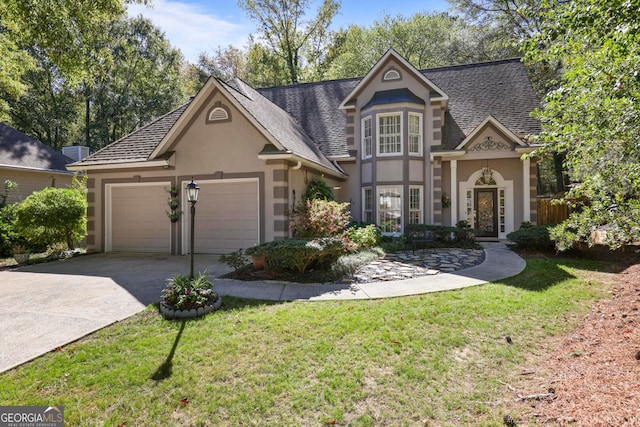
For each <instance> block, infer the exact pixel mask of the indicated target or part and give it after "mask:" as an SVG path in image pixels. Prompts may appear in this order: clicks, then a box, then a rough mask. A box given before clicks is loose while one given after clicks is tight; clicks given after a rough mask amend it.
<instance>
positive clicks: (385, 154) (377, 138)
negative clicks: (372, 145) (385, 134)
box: [375, 111, 404, 157]
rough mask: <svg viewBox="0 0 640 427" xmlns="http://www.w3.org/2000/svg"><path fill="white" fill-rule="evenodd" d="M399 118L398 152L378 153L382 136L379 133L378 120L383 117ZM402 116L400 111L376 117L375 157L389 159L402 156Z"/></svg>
mask: <svg viewBox="0 0 640 427" xmlns="http://www.w3.org/2000/svg"><path fill="white" fill-rule="evenodd" d="M396 116H400V151H398V152H393V153H381V152H380V137H381V136H382V135H381V133H380V119H381V118H383V117H396ZM403 119H404V114H403V112H402V111H398V112H394V113H382V114H377V115H376V138H375V141H376V155H377V156H378V157H391V156H402V154H403V152H404V151H403V146H404V138H403V137H402V136H403V135H404V120H403Z"/></svg>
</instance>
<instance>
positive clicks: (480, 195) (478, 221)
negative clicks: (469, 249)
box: [474, 188, 498, 237]
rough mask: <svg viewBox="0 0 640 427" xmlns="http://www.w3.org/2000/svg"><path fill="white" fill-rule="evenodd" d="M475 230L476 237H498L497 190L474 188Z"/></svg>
mask: <svg viewBox="0 0 640 427" xmlns="http://www.w3.org/2000/svg"><path fill="white" fill-rule="evenodd" d="M475 202H476V203H475V205H476V206H475V209H476V218H475V227H474V228H475V230H476V236H477V237H498V190H497V189H495V188H476V190H475Z"/></svg>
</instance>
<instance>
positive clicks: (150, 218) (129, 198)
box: [105, 182, 171, 253]
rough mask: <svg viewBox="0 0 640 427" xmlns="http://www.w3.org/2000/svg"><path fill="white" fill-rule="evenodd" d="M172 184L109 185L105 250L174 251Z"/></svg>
mask: <svg viewBox="0 0 640 427" xmlns="http://www.w3.org/2000/svg"><path fill="white" fill-rule="evenodd" d="M169 187H170V183H168V182H167V183H149V184H127V185H116V184H113V185H109V186H107V194H106V196H107V228H106V234H107V235H106V248H105V249H106V251H122V252H160V253H170V252H171V222H170V221H169V219H168V218H167V215H166V213H165V211H166V210H167V209H168V206H167V197H168V195H167V193H166V191H165V189H166V188H169Z"/></svg>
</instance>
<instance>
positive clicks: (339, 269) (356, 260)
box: [331, 248, 384, 277]
mask: <svg viewBox="0 0 640 427" xmlns="http://www.w3.org/2000/svg"><path fill="white" fill-rule="evenodd" d="M382 256H384V252H383V251H382V250H381V249H379V248H373V249H369V250H365V251H361V252H358V253H355V254H345V255H342V256H340V257H338V259H337V260H336V261H335V262H334V263H333V265H332V266H331V270H332V271H333V273H334V275H335V276H336V277H344V276H347V275H352V274H353V273H355V272H356V270H357V269H358V268H360V267H362V266H363V265H365V264H368V263H370V262H371V261H375V260H377V259H378V258H380V257H382Z"/></svg>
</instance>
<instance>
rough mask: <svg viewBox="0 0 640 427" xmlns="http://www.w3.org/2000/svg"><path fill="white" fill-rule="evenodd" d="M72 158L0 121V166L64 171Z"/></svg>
mask: <svg viewBox="0 0 640 427" xmlns="http://www.w3.org/2000/svg"><path fill="white" fill-rule="evenodd" d="M72 161H73V160H72V159H70V158H69V157H67V156H65V155H63V154H62V153H59V152H58V151H56V150H54V149H53V148H51V147H49V146H48V145H45V144H43V143H41V142H40V141H37V140H35V139H33V138H31V137H30V136H28V135H25V134H24V133H22V132H20V131H18V130H16V129H14V128H12V127H11V126H8V125H6V124H4V123H2V122H0V168H2V167H5V168H18V169H31V170H42V171H51V172H61V173H66V172H67V169H66V167H65V166H66V165H67V164H68V163H71V162H72Z"/></svg>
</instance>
